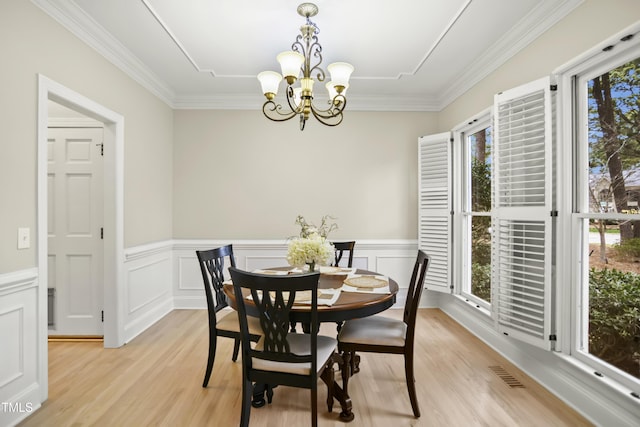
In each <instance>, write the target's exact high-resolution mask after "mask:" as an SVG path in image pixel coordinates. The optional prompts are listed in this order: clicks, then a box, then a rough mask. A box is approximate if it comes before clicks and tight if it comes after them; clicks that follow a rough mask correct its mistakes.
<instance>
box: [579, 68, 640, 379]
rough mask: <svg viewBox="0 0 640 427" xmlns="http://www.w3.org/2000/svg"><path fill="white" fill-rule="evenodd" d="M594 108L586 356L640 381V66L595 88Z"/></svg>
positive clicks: (614, 73)
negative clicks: (639, 208)
mask: <svg viewBox="0 0 640 427" xmlns="http://www.w3.org/2000/svg"><path fill="white" fill-rule="evenodd" d="M588 107H589V111H588V127H589V132H588V144H589V147H588V153H589V155H588V162H589V165H588V167H589V182H588V184H587V185H588V198H589V214H600V215H591V216H589V215H587V219H585V221H588V226H589V243H588V245H589V248H588V251H584V252H585V253H588V265H589V269H588V280H586V281H585V284H586V283H588V300H589V304H588V314H586V315H587V316H588V331H583V333H584V334H586V335H587V337H586V339H585V340H584V343H583V350H584V351H586V352H588V353H589V354H591V355H592V356H595V357H597V358H599V359H601V360H603V361H605V362H606V363H608V364H610V365H613V366H615V367H616V368H618V369H620V370H622V371H624V372H626V373H628V374H630V375H632V376H634V377H636V378H640V220H638V218H637V217H635V216H634V215H635V214H638V213H639V212H638V194H640V59H636V60H633V61H630V62H628V63H626V64H623V65H621V66H619V67H617V68H614V69H612V70H610V71H608V72H606V73H604V74H602V75H600V76H597V77H596V78H594V79H592V80H590V81H589V83H588ZM585 292H586V289H585Z"/></svg>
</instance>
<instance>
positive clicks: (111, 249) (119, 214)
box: [37, 75, 124, 380]
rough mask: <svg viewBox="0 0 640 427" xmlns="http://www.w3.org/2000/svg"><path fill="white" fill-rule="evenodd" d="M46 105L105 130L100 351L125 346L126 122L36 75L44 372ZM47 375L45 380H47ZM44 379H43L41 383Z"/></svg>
mask: <svg viewBox="0 0 640 427" xmlns="http://www.w3.org/2000/svg"><path fill="white" fill-rule="evenodd" d="M49 101H54V102H55V103H57V104H60V105H62V106H64V107H67V108H69V109H71V110H75V111H77V112H79V113H81V114H82V115H84V116H87V117H89V118H91V119H93V120H96V121H98V122H101V123H102V124H103V126H104V146H105V147H108V149H106V150H105V151H104V170H103V182H104V185H103V200H104V206H103V215H104V217H103V224H104V227H103V228H104V232H103V241H104V243H103V248H104V249H103V250H104V254H103V265H104V269H103V270H104V271H103V283H104V285H103V307H104V324H103V333H104V346H105V347H108V348H115V347H120V346H122V345H123V344H124V327H123V324H122V314H121V311H122V310H121V307H122V303H121V295H122V294H123V290H122V288H123V271H124V263H123V259H124V256H123V253H124V214H123V204H124V195H123V193H124V188H123V164H124V152H123V151H124V150H123V148H124V117H122V116H121V115H120V114H118V113H115V112H113V111H111V110H109V109H107V108H105V107H103V106H102V105H100V104H98V103H96V102H94V101H92V100H90V99H88V98H86V97H85V96H83V95H81V94H79V93H77V92H75V91H73V90H71V89H69V88H67V87H65V86H63V85H61V84H59V83H57V82H55V81H53V80H51V79H49V78H47V77H45V76H43V75H39V76H38V208H37V216H38V218H37V221H38V232H37V236H38V237H37V240H38V254H37V264H38V276H39V281H40V283H39V290H40V291H39V313H40V319H41V321H40V324H39V328H40V331H41V334H40V335H41V337H42V341H41V348H42V351H41V354H40V366H41V369H42V370H43V371H42V372H45V373H46V372H47V332H48V316H47V308H48V307H47V305H48V280H49V275H48V210H49V208H48V201H47V192H48V182H47V171H48V167H47V164H48V157H47V152H48V141H47V135H48V126H49V111H48V110H49ZM45 376H46V375H45ZM43 380H44V378H43Z"/></svg>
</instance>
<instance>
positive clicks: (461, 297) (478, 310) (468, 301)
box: [454, 295, 491, 318]
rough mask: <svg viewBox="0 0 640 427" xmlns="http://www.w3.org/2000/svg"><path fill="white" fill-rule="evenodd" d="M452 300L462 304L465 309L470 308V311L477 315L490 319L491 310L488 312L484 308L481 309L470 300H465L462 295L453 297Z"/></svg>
mask: <svg viewBox="0 0 640 427" xmlns="http://www.w3.org/2000/svg"><path fill="white" fill-rule="evenodd" d="M454 298H455V299H456V300H457V301H459V302H460V303H462V304H464V305H465V306H467V307H470V308H472V309H474V310H475V311H477V312H478V313H480V314H482V315H484V316H486V317H489V318H490V317H491V310H488V309H486V308H484V307H482V306H481V305H479V304H477V303H475V302H473V301H471V300H470V299H468V298H466V297H465V296H463V295H454Z"/></svg>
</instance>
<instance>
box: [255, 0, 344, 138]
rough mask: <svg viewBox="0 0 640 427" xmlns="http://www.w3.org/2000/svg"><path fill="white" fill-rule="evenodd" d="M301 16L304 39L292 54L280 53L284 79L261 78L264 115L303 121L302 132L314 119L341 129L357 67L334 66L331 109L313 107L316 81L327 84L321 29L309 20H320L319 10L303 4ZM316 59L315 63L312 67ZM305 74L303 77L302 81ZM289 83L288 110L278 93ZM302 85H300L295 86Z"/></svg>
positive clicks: (266, 73)
mask: <svg viewBox="0 0 640 427" xmlns="http://www.w3.org/2000/svg"><path fill="white" fill-rule="evenodd" d="M297 10H298V14H299V15H300V16H302V17H304V18H306V23H305V24H304V25H302V26H301V27H300V33H301V34H300V35H298V36H297V37H296V41H295V42H294V43H293V45H291V50H289V51H286V52H282V53H280V54H279V55H278V56H277V57H276V59H277V60H278V62H279V63H280V68H281V69H282V75H280V74H279V73H277V72H275V71H263V72H261V73H260V74H258V80H259V81H260V84H261V86H262V93H264V96H265V97H266V98H267V101H266V102H265V103H264V105H263V106H262V112H263V113H264V115H265V116H266V117H267V118H268V119H269V120H273V121H275V122H284V121H286V120H289V119H292V118H294V117H295V116H299V117H300V130H304V125H305V123H306V122H307V119H309V117H310V116H311V115H312V114H313V116H314V117H315V118H316V119H318V121H320V123H322V124H324V125H327V126H337V125H339V124H340V123H341V122H342V112H343V111H344V107H345V106H346V105H347V98H346V97H345V94H346V92H347V88H348V87H349V77H350V76H351V73H352V72H353V66H352V65H351V64H347V63H346V62H334V63H333V64H329V66H328V67H327V69H328V70H329V73H330V75H331V81H329V82H328V83H326V85H325V87H326V88H327V90H328V92H329V101H328V102H327V108H325V109H320V108H318V107H317V106H316V105H314V104H313V84H314V82H315V80H314V78H313V77H312V75H313V74H315V78H316V79H317V80H318V81H319V82H323V81H324V80H325V72H324V70H323V69H322V68H321V67H320V63H322V46H321V45H320V43H319V42H318V36H317V34H318V33H319V32H320V30H319V29H318V26H317V25H316V24H315V23H313V22H311V20H310V19H309V18H310V17H312V16H316V15H317V13H318V7H317V6H316V5H315V4H313V3H302V4H301V5H300V6H298V9H297ZM312 57H313V61H314V62H313V63H312ZM300 72H302V77H300ZM283 76H284V79H285V80H286V82H287V88H286V98H287V104H288V108H283V107H282V105H280V104H277V103H276V102H274V99H275V97H276V95H277V93H278V86H279V85H280V81H281V80H282V78H283ZM297 81H299V85H297V86H294V85H295V84H296V82H297Z"/></svg>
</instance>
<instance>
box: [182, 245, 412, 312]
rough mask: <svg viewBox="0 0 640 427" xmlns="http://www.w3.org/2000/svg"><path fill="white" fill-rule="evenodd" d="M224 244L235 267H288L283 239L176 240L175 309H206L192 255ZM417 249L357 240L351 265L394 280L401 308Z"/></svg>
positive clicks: (198, 274)
mask: <svg viewBox="0 0 640 427" xmlns="http://www.w3.org/2000/svg"><path fill="white" fill-rule="evenodd" d="M227 244H233V253H234V255H235V258H236V265H237V266H238V268H242V269H244V270H248V271H251V270H256V269H260V268H267V267H276V266H287V265H288V264H287V241H286V240H259V241H253V240H252V241H248V240H240V241H233V242H231V241H222V240H206V241H205V240H176V241H174V242H173V254H174V275H175V277H174V288H173V295H174V306H175V308H206V300H205V296H204V285H203V283H202V275H201V273H200V267H199V266H198V260H197V257H196V253H195V252H196V251H197V250H207V249H212V248H216V247H220V246H223V245H227ZM417 248H418V243H417V241H414V240H392V241H389V240H380V241H373V240H366V241H358V242H357V243H356V247H355V250H354V259H353V266H354V267H357V268H362V269H365V270H372V271H377V272H379V273H381V274H384V275H388V276H389V277H392V278H393V279H394V280H396V281H397V282H398V284H399V285H400V287H401V289H400V293H399V294H398V303H397V304H396V306H403V304H404V295H405V294H406V287H407V285H408V283H409V278H410V277H411V269H412V268H413V263H414V261H415V258H416V253H417V250H418V249H417Z"/></svg>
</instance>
